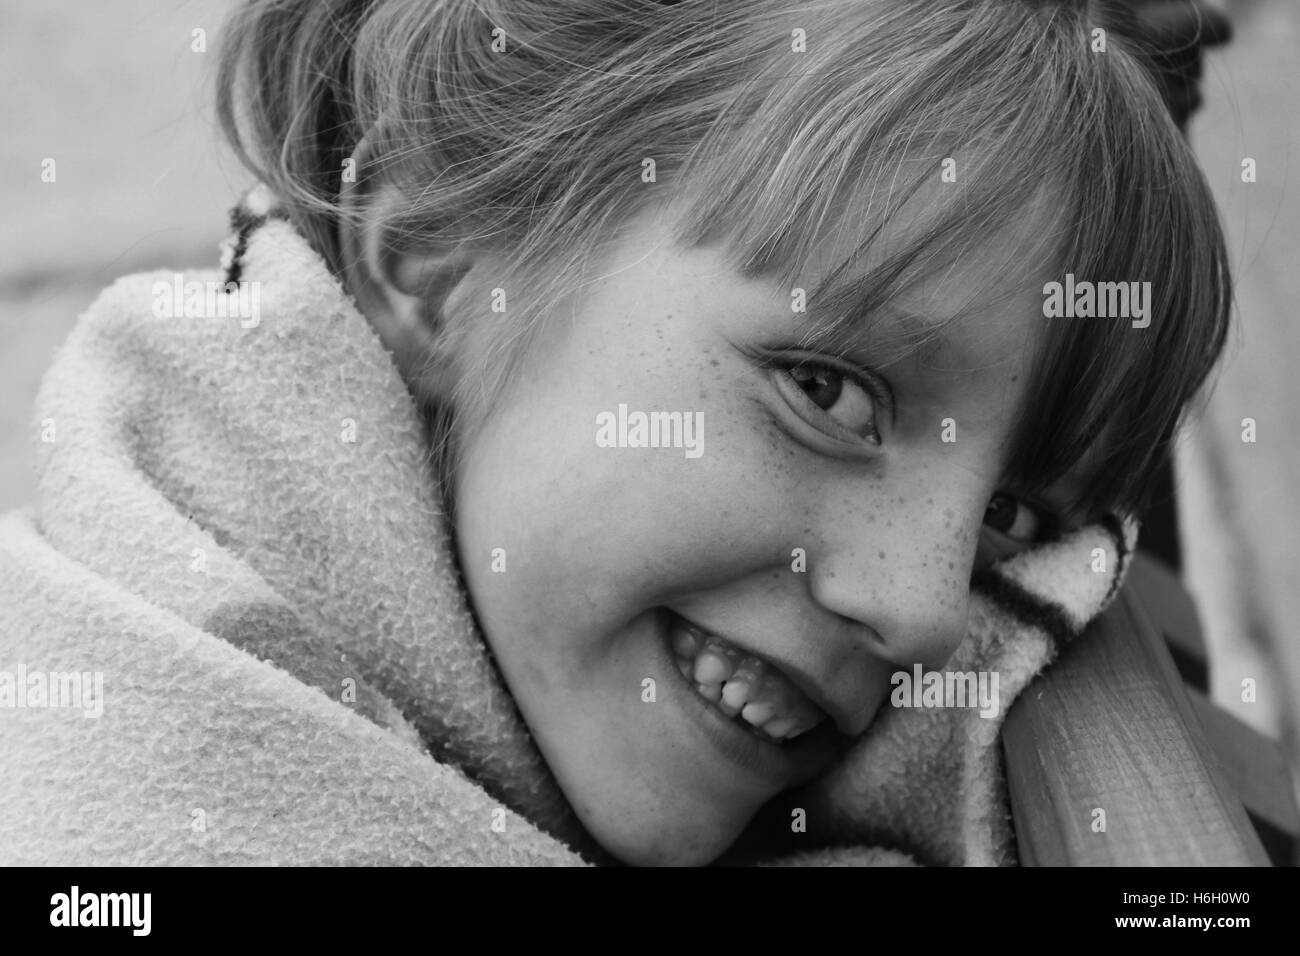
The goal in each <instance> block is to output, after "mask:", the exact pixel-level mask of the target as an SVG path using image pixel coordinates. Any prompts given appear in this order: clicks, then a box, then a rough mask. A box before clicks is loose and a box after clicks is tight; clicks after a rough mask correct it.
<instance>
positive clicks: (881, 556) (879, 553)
mask: <svg viewBox="0 0 1300 956" xmlns="http://www.w3.org/2000/svg"><path fill="white" fill-rule="evenodd" d="M876 553H877V554H878V555H880V560H881V561H883V560H885V552H883V551H878V552H876Z"/></svg>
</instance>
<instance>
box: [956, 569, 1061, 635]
mask: <svg viewBox="0 0 1300 956" xmlns="http://www.w3.org/2000/svg"><path fill="white" fill-rule="evenodd" d="M970 585H971V590H973V591H978V592H980V593H981V594H983V595H984V596H985V597H987V598H988V599H989V600H991V601H993V602H995V603H997V604H998V605H1000V606H1001V607H1002V608H1003V609H1004V610H1006V611H1007V612H1008V613H1010V614H1011V615H1012V616H1013V617H1016V618H1018V619H1019V620H1020V621H1021V622H1022V623H1025V624H1028V625H1029V626H1030V627H1039V628H1042V629H1043V630H1044V631H1046V632H1047V634H1048V636H1049V637H1051V638H1052V639H1053V640H1054V641H1056V642H1057V644H1064V643H1065V642H1066V641H1068V640H1070V638H1072V637H1074V636H1075V633H1076V632H1075V630H1074V627H1073V625H1071V623H1070V619H1069V617H1068V616H1066V613H1065V610H1064V608H1062V607H1061V606H1060V605H1059V604H1056V603H1054V602H1052V601H1044V600H1043V599H1042V598H1040V597H1037V596H1035V595H1033V594H1031V593H1030V592H1029V591H1026V590H1025V589H1024V588H1023V587H1021V586H1020V585H1019V584H1017V583H1016V582H1015V581H1012V580H1010V579H1009V578H1004V577H1003V576H1002V575H1001V574H999V573H998V572H997V571H994V570H992V569H991V568H985V569H983V570H981V571H976V572H975V574H974V575H972V577H971V582H970Z"/></svg>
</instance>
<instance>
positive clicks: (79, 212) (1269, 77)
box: [0, 0, 1300, 754]
mask: <svg viewBox="0 0 1300 956" xmlns="http://www.w3.org/2000/svg"><path fill="white" fill-rule="evenodd" d="M232 5H233V0H25V2H11V3H7V4H6V5H5V9H4V11H3V13H2V14H0V18H2V19H3V29H2V30H0V78H2V79H3V82H0V123H2V124H3V129H4V136H3V138H0V169H3V171H4V175H3V176H2V177H0V200H2V202H3V209H4V216H3V221H4V229H3V230H0V509H7V508H10V507H14V506H17V505H20V504H22V503H23V502H25V501H26V500H27V499H28V498H29V497H30V495H31V493H32V480H31V475H30V468H31V463H30V456H29V452H28V447H27V445H28V441H29V437H28V434H29V433H28V420H29V417H30V414H31V408H32V398H33V395H34V393H35V390H36V387H37V384H38V383H39V381H40V376H41V374H42V373H43V372H44V370H45V368H46V366H47V364H48V362H49V358H50V353H51V351H52V349H53V348H55V347H56V346H57V345H58V344H59V343H61V342H62V341H63V339H64V337H65V336H66V335H67V333H68V331H69V329H70V328H71V327H72V324H73V323H74V322H75V320H76V318H77V316H78V314H79V313H80V312H81V311H82V310H83V309H85V308H86V306H88V305H89V304H90V302H91V301H92V300H93V298H94V297H95V295H96V294H97V293H98V291H99V290H100V289H101V288H103V287H104V286H105V285H107V284H108V283H110V282H111V281H112V280H113V279H114V278H116V277H117V276H120V275H125V274H128V273H131V272H135V271H140V270H144V269H154V268H168V269H172V268H176V269H179V268H183V267H188V266H212V265H215V263H216V261H217V249H216V244H217V242H218V241H219V240H220V239H221V238H222V236H224V234H225V231H226V221H225V215H226V210H227V208H228V207H229V205H230V204H231V201H232V200H233V198H234V197H235V196H236V195H237V194H238V192H239V191H240V189H241V188H242V187H243V186H244V185H246V184H247V176H246V174H245V173H244V172H243V171H242V170H241V169H240V168H239V167H238V165H237V164H236V163H235V162H234V161H233V159H230V158H228V157H227V155H226V154H225V152H224V149H223V148H222V147H221V146H220V144H219V139H218V136H217V133H216V130H215V127H214V124H213V109H212V106H211V99H212V96H211V89H212V72H213V68H214V57H215V50H216V48H217V40H218V33H219V25H220V22H221V19H222V16H223V14H224V13H225V11H227V10H228V9H229V8H230V7H231V6H232ZM1220 5H1221V6H1222V7H1223V8H1225V9H1226V10H1227V11H1228V13H1229V15H1230V16H1231V18H1232V20H1233V24H1234V29H1235V36H1234V39H1233V41H1232V42H1231V43H1230V44H1229V45H1228V46H1227V47H1225V48H1222V49H1218V50H1214V51H1211V52H1210V53H1209V54H1208V56H1207V61H1206V73H1205V80H1204V83H1203V86H1202V90H1203V93H1204V96H1205V107H1204V109H1203V110H1202V112H1201V113H1199V114H1198V115H1197V116H1196V117H1195V118H1194V119H1193V121H1192V131H1191V135H1192V139H1193V142H1194V143H1195V145H1196V148H1197V150H1198V152H1199V154H1200V156H1201V158H1202V161H1203V164H1204V166H1205V169H1206V172H1207V175H1208V177H1209V179H1210V182H1211V184H1212V185H1213V188H1214V190H1215V192H1216V195H1217V197H1218V200H1219V203H1220V207H1221V209H1222V211H1223V214H1224V219H1225V222H1226V224H1227V227H1228V230H1229V238H1230V244H1231V248H1232V251H1233V258H1234V262H1235V264H1236V270H1237V274H1236V279H1237V282H1238V302H1239V306H1240V325H1239V332H1238V335H1237V337H1236V339H1235V340H1234V343H1233V347H1232V348H1233V351H1232V354H1231V357H1230V359H1229V361H1228V363H1227V365H1226V366H1225V367H1224V371H1223V373H1222V376H1221V378H1220V381H1219V383H1218V387H1217V389H1216V391H1215V392H1214V397H1213V399H1212V401H1211V402H1210V404H1209V406H1208V408H1207V410H1206V414H1205V415H1204V417H1203V419H1202V420H1201V422H1200V423H1199V425H1198V427H1197V428H1196V429H1194V430H1193V431H1192V432H1191V433H1189V435H1188V436H1187V440H1186V441H1185V442H1184V443H1183V446H1182V448H1181V449H1180V453H1179V460H1178V481H1179V486H1180V487H1179V505H1180V522H1181V533H1182V539H1183V551H1184V561H1185V568H1186V570H1185V574H1186V579H1187V581H1188V582H1189V584H1190V586H1191V589H1192V591H1193V594H1194V596H1195V597H1196V599H1197V602H1198V604H1199V606H1200V610H1201V614H1202V617H1203V619H1204V621H1203V623H1204V624H1205V626H1206V631H1207V636H1208V639H1209V642H1210V646H1211V659H1212V671H1213V674H1214V678H1213V679H1214V687H1213V690H1214V696H1215V698H1216V700H1218V701H1219V702H1220V703H1221V704H1223V705H1224V706H1226V707H1228V708H1229V709H1231V710H1232V711H1233V712H1234V713H1237V714H1238V715H1239V716H1240V717H1242V719H1244V720H1246V721H1247V722H1249V723H1251V724H1253V725H1254V726H1256V727H1259V728H1261V729H1263V730H1265V731H1267V732H1269V733H1271V734H1273V735H1277V736H1284V737H1286V738H1287V739H1288V740H1289V743H1290V745H1291V748H1292V752H1293V753H1297V754H1300V745H1297V740H1300V716H1298V715H1297V713H1296V700H1295V698H1296V697H1297V692H1300V368H1297V362H1298V361H1300V321H1297V316H1296V312H1297V309H1298V307H1300V305H1298V304H1300V105H1298V104H1300V3H1297V0H1237V2H1229V0H1221V2H1220ZM195 30H204V31H206V46H207V50H206V52H196V51H195V50H194V49H193V46H194V44H195V36H194V31H195ZM1244 157H1251V158H1254V159H1255V160H1256V163H1257V180H1256V182H1254V183H1243V182H1242V181H1241V160H1242V159H1243V158H1244ZM47 158H52V159H54V160H55V162H56V176H57V178H56V181H55V182H53V183H45V182H42V179H41V174H42V163H43V161H44V160H45V159H47ZM1247 417H1250V418H1254V419H1255V420H1256V423H1257V434H1258V440H1257V441H1256V442H1255V443H1254V444H1247V443H1243V442H1242V441H1241V420H1242V419H1243V418H1247ZM1244 677H1249V678H1252V679H1254V680H1256V681H1257V683H1258V694H1257V699H1256V700H1255V702H1253V703H1249V702H1245V701H1243V700H1241V693H1240V689H1241V680H1242V678H1244Z"/></svg>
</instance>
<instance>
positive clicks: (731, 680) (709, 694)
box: [668, 613, 828, 745]
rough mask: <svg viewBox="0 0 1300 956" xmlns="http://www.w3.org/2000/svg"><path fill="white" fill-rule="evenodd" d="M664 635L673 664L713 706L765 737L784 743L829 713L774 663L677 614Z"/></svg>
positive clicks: (820, 721) (805, 731)
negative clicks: (670, 650) (669, 646)
mask: <svg viewBox="0 0 1300 956" xmlns="http://www.w3.org/2000/svg"><path fill="white" fill-rule="evenodd" d="M670 621H671V623H670V626H669V633H668V636H669V641H670V644H671V646H672V651H673V657H674V659H675V660H676V663H677V669H678V670H679V671H681V674H682V676H683V677H685V678H686V680H687V682H688V683H690V684H691V685H692V686H693V687H694V688H695V693H696V694H697V695H699V696H700V697H701V698H703V699H704V700H705V701H706V702H707V703H708V704H709V705H711V706H712V707H713V708H714V709H715V710H717V711H719V712H721V713H722V714H723V715H724V716H725V717H727V718H729V719H731V720H733V721H734V722H735V723H736V724H738V725H739V726H741V727H743V728H745V729H747V730H749V731H750V732H751V733H753V734H754V735H755V736H757V737H758V738H759V739H761V740H764V741H767V742H768V743H772V744H778V745H785V744H788V743H790V742H793V741H794V740H795V739H796V738H799V737H801V736H803V735H804V734H806V733H808V732H809V731H811V730H813V729H814V728H816V727H818V726H819V725H821V724H822V723H823V722H825V721H826V720H827V719H828V717H827V714H826V712H825V711H823V710H822V709H821V708H819V707H818V706H817V705H816V704H814V703H813V702H812V701H811V700H809V699H808V697H807V696H806V695H805V694H804V693H803V692H802V691H801V690H799V689H798V688H797V687H795V685H794V684H793V683H792V682H791V681H790V679H789V678H788V677H786V676H785V675H784V674H782V673H781V671H780V670H779V669H778V668H776V667H775V666H774V665H772V664H770V663H768V662H767V661H764V660H762V659H760V658H758V657H755V656H754V655H752V654H750V653H749V652H747V651H745V650H742V649H741V648H739V647H737V646H735V645H734V644H731V643H729V642H727V641H726V640H724V639H723V638H721V637H719V636H718V635H716V634H713V633H712V632H710V631H706V630H704V629H703V628H701V627H699V626H697V625H696V624H694V623H692V622H690V621H688V620H686V619H685V618H683V617H681V616H680V615H678V614H675V613H673V614H671V618H670Z"/></svg>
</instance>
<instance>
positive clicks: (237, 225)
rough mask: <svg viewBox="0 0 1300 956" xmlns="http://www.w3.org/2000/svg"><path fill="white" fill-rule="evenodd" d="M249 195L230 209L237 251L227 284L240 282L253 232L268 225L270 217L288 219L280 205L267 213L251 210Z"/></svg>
mask: <svg viewBox="0 0 1300 956" xmlns="http://www.w3.org/2000/svg"><path fill="white" fill-rule="evenodd" d="M246 200H247V195H245V196H244V198H242V199H240V201H239V204H238V205H237V206H235V207H234V208H233V209H231V210H230V226H231V228H232V229H234V230H235V233H236V235H235V251H234V254H233V255H232V256H231V257H230V265H229V266H228V267H227V268H226V277H225V281H226V284H227V285H229V284H230V283H232V282H235V283H237V282H239V277H240V276H241V275H243V272H244V254H245V253H247V252H248V241H249V239H251V238H252V235H253V233H254V232H255V231H256V230H257V229H259V228H261V227H262V226H264V225H266V223H267V220H269V219H288V216H287V215H286V214H285V212H284V210H283V209H281V208H280V207H278V206H276V207H273V208H272V209H271V210H270V211H269V212H266V213H255V212H253V211H252V210H250V209H249V208H248V206H247V204H246Z"/></svg>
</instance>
